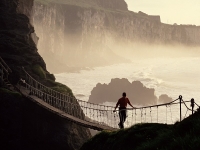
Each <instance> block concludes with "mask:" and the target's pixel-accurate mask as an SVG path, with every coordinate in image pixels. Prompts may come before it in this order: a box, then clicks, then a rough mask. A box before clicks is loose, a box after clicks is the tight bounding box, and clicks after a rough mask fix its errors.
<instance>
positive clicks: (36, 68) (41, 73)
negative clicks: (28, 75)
mask: <svg viewBox="0 0 200 150" xmlns="http://www.w3.org/2000/svg"><path fill="white" fill-rule="evenodd" d="M32 70H33V72H34V73H35V74H37V75H38V76H39V77H40V78H42V79H46V73H45V71H44V70H43V69H42V67H41V66H40V65H34V66H33V68H32Z"/></svg>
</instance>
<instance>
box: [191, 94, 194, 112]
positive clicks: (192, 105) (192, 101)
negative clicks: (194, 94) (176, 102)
mask: <svg viewBox="0 0 200 150" xmlns="http://www.w3.org/2000/svg"><path fill="white" fill-rule="evenodd" d="M191 107H192V115H193V113H194V98H192V99H191Z"/></svg>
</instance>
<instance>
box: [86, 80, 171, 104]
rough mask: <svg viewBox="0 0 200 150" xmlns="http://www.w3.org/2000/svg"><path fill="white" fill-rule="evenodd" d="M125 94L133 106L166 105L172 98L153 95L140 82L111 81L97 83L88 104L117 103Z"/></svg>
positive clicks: (153, 90)
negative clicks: (124, 93)
mask: <svg viewBox="0 0 200 150" xmlns="http://www.w3.org/2000/svg"><path fill="white" fill-rule="evenodd" d="M123 92H126V94H127V97H128V98H129V99H130V101H131V103H132V104H134V105H142V106H147V105H155V104H157V103H168V102H171V101H172V98H171V97H169V96H168V95H166V94H162V95H161V96H159V99H158V98H157V96H156V95H155V89H153V88H147V87H145V86H144V85H143V84H142V83H141V82H140V81H133V82H132V83H130V82H129V81H128V79H125V78H123V79H118V78H116V79H112V80H111V82H110V83H109V84H101V83H98V84H97V85H96V87H94V88H93V90H92V91H91V95H90V97H89V100H88V101H89V102H91V103H96V104H102V103H105V102H114V103H117V101H118V99H119V98H120V97H122V93H123Z"/></svg>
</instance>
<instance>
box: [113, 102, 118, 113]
mask: <svg viewBox="0 0 200 150" xmlns="http://www.w3.org/2000/svg"><path fill="white" fill-rule="evenodd" d="M118 105H119V100H118V102H117V104H116V106H115V109H114V110H113V112H115V111H116V108H117V107H118Z"/></svg>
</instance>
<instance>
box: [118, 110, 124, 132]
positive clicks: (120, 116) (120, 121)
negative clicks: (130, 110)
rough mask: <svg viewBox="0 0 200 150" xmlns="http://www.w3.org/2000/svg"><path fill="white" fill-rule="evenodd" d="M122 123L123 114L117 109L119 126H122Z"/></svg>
mask: <svg viewBox="0 0 200 150" xmlns="http://www.w3.org/2000/svg"><path fill="white" fill-rule="evenodd" d="M122 124H123V116H122V111H120V110H119V124H118V125H119V128H120V129H121V128H122Z"/></svg>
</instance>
